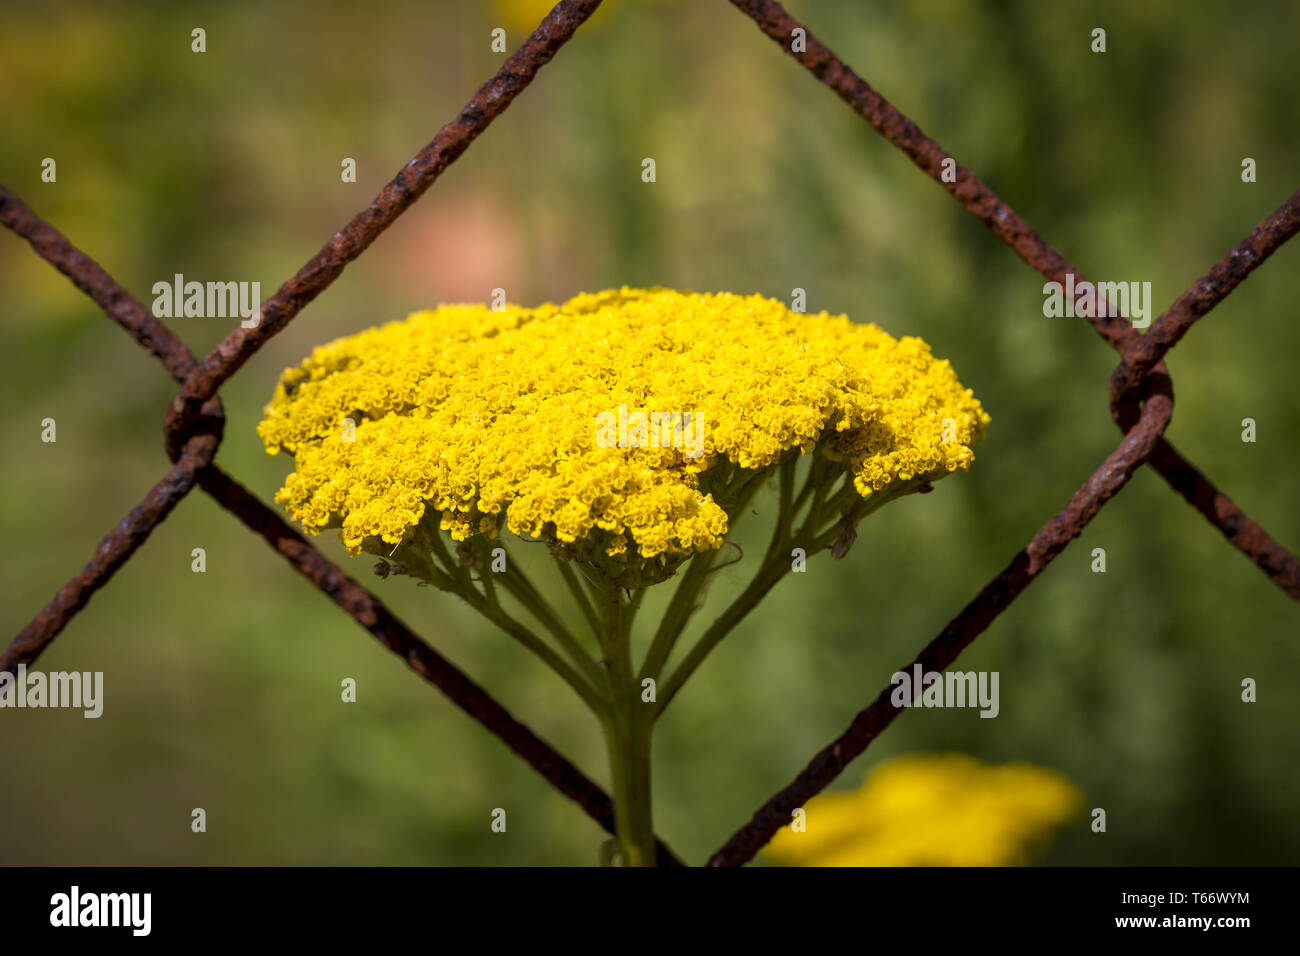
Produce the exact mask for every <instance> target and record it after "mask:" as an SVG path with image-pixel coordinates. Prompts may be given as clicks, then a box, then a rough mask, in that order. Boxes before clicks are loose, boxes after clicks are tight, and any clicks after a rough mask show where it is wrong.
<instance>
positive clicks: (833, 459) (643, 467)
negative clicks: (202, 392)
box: [258, 288, 989, 562]
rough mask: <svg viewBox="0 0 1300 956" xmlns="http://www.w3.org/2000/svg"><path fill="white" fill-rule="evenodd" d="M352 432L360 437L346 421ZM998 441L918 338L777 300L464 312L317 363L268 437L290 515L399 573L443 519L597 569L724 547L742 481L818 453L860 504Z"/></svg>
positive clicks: (302, 375)
mask: <svg viewBox="0 0 1300 956" xmlns="http://www.w3.org/2000/svg"><path fill="white" fill-rule="evenodd" d="M349 420H350V421H349ZM988 421H989V418H988V416H987V415H986V414H985V413H984V410H983V409H982V408H981V407H980V403H979V402H978V401H977V400H976V399H975V397H974V396H973V394H972V393H971V391H970V390H969V389H966V388H964V387H962V385H961V383H960V382H959V381H958V380H957V377H956V375H955V373H954V372H953V370H952V367H951V366H950V365H949V363H948V362H946V361H940V360H938V359H935V358H934V357H933V356H932V355H931V353H930V347H929V346H928V345H926V343H925V342H923V341H921V340H920V339H917V338H912V337H904V338H902V339H895V338H893V337H891V336H890V335H888V334H886V333H885V332H883V331H881V330H880V329H879V328H877V327H876V326H874V325H858V324H854V323H852V322H850V321H849V319H848V318H847V317H845V316H832V315H828V314H826V313H821V314H817V315H807V314H802V313H796V312H792V311H790V310H789V309H788V308H786V306H785V305H784V304H782V303H781V302H778V301H774V300H772V299H767V298H764V297H762V296H758V295H749V296H741V295H732V294H729V293H719V294H695V293H687V292H675V291H672V290H668V289H648V290H641V289H628V288H624V289H621V290H610V291H606V292H600V293H595V294H589V295H579V296H576V297H574V298H573V299H570V300H569V301H568V302H565V303H564V304H563V305H558V306H557V305H553V304H550V303H548V304H545V305H542V306H539V307H537V308H533V309H528V308H521V307H518V306H514V305H510V306H506V307H505V308H504V309H503V310H501V311H493V310H492V309H490V308H488V307H486V306H482V305H446V306H441V307H439V308H437V309H434V310H431V311H423V312H417V313H415V314H413V315H411V316H409V317H408V318H406V319H405V320H402V321H399V322H392V323H389V324H387V325H384V326H382V327H380V328H376V329H370V330H367V331H365V332H361V333H359V334H356V335H352V336H349V337H347V338H342V339H339V340H337V341H335V342H331V343H329V344H327V345H323V346H321V347H319V348H317V349H316V350H315V351H314V352H313V353H312V355H311V357H310V358H308V359H307V361H306V362H304V363H303V364H302V366H300V367H298V368H294V369H289V370H288V371H286V372H285V373H284V375H283V376H282V377H281V381H280V384H279V386H278V387H277V389H276V393H275V396H274V398H273V399H272V401H271V403H270V404H269V405H268V406H267V408H266V417H265V420H264V421H263V422H262V423H261V425H260V426H259V428H258V433H259V435H260V436H261V437H262V439H263V441H264V442H265V444H266V448H267V451H268V452H270V453H272V454H274V453H276V452H278V451H281V450H284V451H287V452H290V453H292V454H293V456H294V461H295V471H294V473H293V474H291V475H289V477H288V478H287V480H286V482H285V485H284V488H283V489H281V490H280V492H279V493H278V494H277V496H276V500H277V501H279V502H281V503H282V504H283V505H285V506H286V507H287V509H288V511H289V512H290V513H291V514H292V515H293V517H294V518H295V519H297V520H299V521H301V522H302V525H303V527H304V528H305V529H306V530H307V531H310V532H313V533H319V532H320V531H321V530H323V529H326V528H331V527H340V528H341V529H342V535H343V541H344V543H345V544H346V546H347V547H348V548H349V549H350V550H352V551H353V552H354V553H355V552H359V551H361V550H368V551H373V552H376V553H379V552H381V551H382V552H383V553H387V552H388V551H390V550H392V549H393V548H394V547H396V546H397V545H399V544H400V543H402V542H403V540H404V539H405V540H407V541H409V540H410V537H409V536H410V535H411V534H412V533H413V532H414V529H416V528H417V526H419V525H420V523H421V521H423V520H428V519H427V518H426V515H427V514H429V513H431V512H436V513H437V515H436V517H437V520H438V526H440V527H441V528H442V529H443V530H446V531H449V532H450V534H451V536H452V537H453V538H454V539H456V540H458V541H464V540H466V539H467V538H470V537H472V536H475V535H479V534H481V535H484V536H486V537H489V538H490V537H493V536H495V535H496V534H497V532H498V531H499V529H500V528H501V527H502V525H503V524H504V525H505V526H506V527H508V528H509V529H510V530H511V531H513V532H514V533H516V534H518V535H523V536H529V537H533V538H545V539H546V540H548V541H550V542H552V543H553V544H555V545H556V546H559V547H567V548H570V549H571V550H572V551H573V552H576V553H578V554H581V555H583V556H587V557H591V558H593V559H595V560H602V561H608V560H609V559H610V558H612V559H614V560H616V561H623V562H626V561H628V560H630V559H632V558H635V557H639V558H640V559H652V558H656V557H657V556H659V557H662V558H670V557H676V558H681V557H684V556H687V555H690V554H694V553H696V552H699V551H704V550H708V549H713V548H717V547H719V546H720V545H721V544H722V542H723V539H724V536H725V535H726V533H727V530H728V527H729V524H730V523H731V521H732V518H733V517H734V515H729V513H728V507H729V506H730V507H732V508H733V510H734V507H735V505H736V502H737V500H738V497H737V495H736V494H735V492H736V489H737V488H738V487H739V485H740V483H741V482H745V483H747V484H748V485H750V486H752V485H753V482H752V481H751V480H750V479H753V478H755V477H758V476H759V475H760V474H761V473H763V472H766V471H771V470H774V469H775V468H776V467H777V466H778V465H779V464H780V463H781V462H782V461H783V460H786V459H789V458H791V457H797V456H799V455H809V454H814V455H816V456H817V458H818V460H819V461H821V462H822V463H823V467H824V468H825V469H826V470H827V474H828V475H832V474H833V475H834V476H836V477H838V475H839V474H842V473H844V472H847V473H848V474H849V475H850V479H851V482H852V487H853V488H854V489H855V491H856V495H857V496H859V500H861V499H870V498H871V496H874V495H879V494H881V493H882V492H886V491H896V490H898V489H899V487H901V486H903V485H906V486H908V487H909V488H913V489H914V488H915V487H918V486H920V485H922V484H924V483H926V482H929V481H933V480H935V479H937V478H941V477H943V476H945V475H947V474H949V473H951V472H953V471H956V470H958V469H965V468H967V467H969V465H970V462H971V460H972V458H973V453H972V451H971V446H972V445H973V444H974V443H975V442H977V441H979V440H981V439H982V438H983V435H984V428H985V426H986V425H987V423H988Z"/></svg>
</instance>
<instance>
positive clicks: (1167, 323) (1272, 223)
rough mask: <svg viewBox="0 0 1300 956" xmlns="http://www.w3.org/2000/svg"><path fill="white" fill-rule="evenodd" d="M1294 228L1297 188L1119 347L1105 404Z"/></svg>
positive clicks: (1299, 220) (1299, 209) (1297, 228)
mask: <svg viewBox="0 0 1300 956" xmlns="http://www.w3.org/2000/svg"><path fill="white" fill-rule="evenodd" d="M1297 232H1300V190H1297V191H1296V192H1295V193H1293V194H1292V195H1291V198H1290V199H1288V200H1287V201H1286V202H1285V203H1283V204H1282V206H1281V208H1279V209H1278V210H1277V211H1276V212H1274V213H1273V214H1272V215H1271V216H1267V217H1265V219H1264V220H1263V222H1261V223H1260V224H1259V225H1258V226H1256V227H1255V228H1254V230H1253V231H1252V232H1251V234H1250V235H1249V236H1247V237H1246V238H1245V239H1243V240H1241V242H1239V243H1237V244H1236V245H1235V246H1233V247H1232V249H1231V250H1230V251H1229V252H1228V254H1227V255H1226V256H1224V257H1223V258H1222V259H1220V260H1219V261H1218V262H1216V263H1215V264H1214V265H1213V266H1211V267H1210V269H1209V271H1208V272H1206V273H1205V275H1203V276H1201V278H1199V279H1198V280H1196V283H1195V284H1194V285H1193V286H1192V287H1191V288H1190V289H1188V290H1187V291H1186V292H1184V293H1183V294H1182V295H1181V296H1179V297H1178V301H1176V302H1175V303H1174V304H1173V305H1171V306H1170V307H1169V308H1168V309H1167V310H1166V311H1165V312H1164V313H1162V314H1161V315H1160V316H1159V317H1157V318H1156V320H1155V322H1153V323H1152V324H1151V328H1149V329H1148V330H1147V332H1146V334H1145V335H1140V336H1138V337H1137V338H1136V339H1134V340H1133V341H1132V342H1131V343H1129V345H1128V346H1127V347H1126V348H1125V349H1124V352H1123V354H1122V355H1121V357H1120V362H1119V366H1118V367H1117V368H1116V369H1115V372H1114V374H1113V375H1111V378H1110V395H1111V402H1112V403H1114V402H1117V401H1119V399H1120V397H1121V396H1122V395H1124V394H1125V393H1127V392H1130V391H1132V390H1133V389H1134V388H1136V387H1137V385H1138V383H1139V382H1141V381H1142V379H1144V378H1145V377H1146V375H1147V373H1148V372H1150V371H1151V369H1153V368H1155V366H1156V363H1157V362H1159V361H1160V359H1162V358H1163V357H1164V355H1165V353H1166V352H1168V351H1169V350H1170V349H1171V348H1173V346H1174V345H1175V344H1176V343H1177V342H1178V340H1179V339H1181V338H1182V337H1183V336H1184V335H1186V334H1187V330H1188V329H1190V328H1191V327H1192V325H1193V324H1194V323H1195V322H1196V320H1197V319H1199V318H1201V317H1202V316H1204V315H1205V314H1206V313H1207V312H1209V311H1210V310H1211V309H1213V308H1214V307H1215V306H1216V305H1218V304H1219V303H1220V302H1222V301H1223V300H1224V299H1225V298H1227V296H1228V293H1230V292H1231V291H1232V290H1233V289H1235V288H1236V287H1237V286H1239V285H1241V283H1243V282H1245V281H1246V277H1247V276H1249V275H1250V274H1251V273H1252V272H1254V271H1255V270H1256V269H1258V268H1259V267H1260V266H1261V265H1263V264H1264V261H1265V260H1266V259H1268V257H1269V256H1271V255H1272V254H1273V253H1275V252H1277V250H1278V249H1280V248H1281V247H1282V244H1283V243H1285V242H1286V241H1287V240H1288V239H1290V238H1291V237H1292V236H1294V235H1295V234H1296V233H1297Z"/></svg>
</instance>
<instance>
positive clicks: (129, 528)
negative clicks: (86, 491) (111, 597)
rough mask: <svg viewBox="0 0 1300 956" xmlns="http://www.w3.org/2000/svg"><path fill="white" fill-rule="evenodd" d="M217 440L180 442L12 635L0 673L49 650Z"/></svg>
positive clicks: (187, 485)
mask: <svg viewBox="0 0 1300 956" xmlns="http://www.w3.org/2000/svg"><path fill="white" fill-rule="evenodd" d="M217 442H218V439H217V437H216V436H215V435H196V436H195V437H194V438H191V439H190V440H189V442H187V443H186V445H185V450H184V452H183V453H182V454H181V456H180V460H179V461H177V462H176V464H175V466H174V467H173V468H172V470H171V471H169V472H167V474H166V475H164V476H163V478H162V480H161V481H159V482H158V484H156V485H154V486H153V488H152V489H151V490H150V491H149V494H147V495H146V496H145V498H144V501H142V502H140V504H138V505H136V506H135V507H134V508H132V509H131V513H130V514H128V515H127V516H126V517H125V518H123V519H122V520H121V521H120V522H119V523H118V525H117V527H116V528H114V529H113V530H112V531H111V532H109V534H108V537H106V538H105V539H104V540H103V541H101V542H100V543H99V547H98V548H97V549H95V555H94V557H92V558H91V559H90V561H89V562H87V564H86V566H85V567H84V568H82V569H81V573H80V574H78V575H77V576H76V577H74V578H73V579H72V580H70V581H69V582H68V583H67V584H65V585H63V587H61V588H60V589H59V593H58V594H56V595H55V596H54V600H52V601H51V602H50V603H49V604H47V605H45V607H44V608H42V609H41V611H40V612H39V613H38V614H37V615H36V617H34V618H32V620H31V622H30V623H28V625H27V626H26V627H24V628H23V629H22V630H21V631H19V632H18V636H17V637H15V638H14V639H13V641H12V642H11V643H10V644H9V646H8V647H7V648H5V650H4V653H3V654H0V670H4V671H9V672H10V673H14V672H15V671H16V668H17V667H18V665H19V664H29V665H30V664H31V663H32V662H34V661H35V660H36V658H37V657H39V656H40V654H41V652H42V651H44V650H45V648H47V647H49V646H50V642H51V641H53V640H54V638H56V637H57V636H58V635H59V632H60V631H62V630H63V628H64V627H66V626H67V623H68V622H69V621H70V620H72V618H73V617H74V616H75V615H76V614H77V612H78V611H80V610H81V609H82V608H83V607H85V606H86V603H87V602H88V601H89V600H90V598H91V596H92V595H93V594H94V593H95V592H96V591H98V590H99V589H100V588H101V587H103V586H104V585H105V584H107V583H108V581H109V579H110V578H112V577H113V575H114V573H116V571H117V569H118V568H120V567H121V566H122V565H123V564H125V563H126V561H127V559H128V558H129V557H131V555H133V554H135V552H136V549H138V548H139V547H140V545H142V544H144V542H145V540H146V539H147V538H148V537H149V535H150V534H151V533H152V532H153V529H154V528H155V527H157V526H158V523H159V522H161V521H162V520H163V519H164V518H166V517H167V516H168V515H169V514H171V511H172V509H173V508H175V507H176V505H177V503H179V502H180V500H181V499H182V498H184V497H185V496H186V495H187V494H189V491H190V489H191V488H193V487H194V482H195V480H196V478H197V473H198V470H199V469H200V468H202V467H203V466H204V465H206V464H207V463H208V462H209V461H211V460H212V455H213V453H214V452H216V450H217Z"/></svg>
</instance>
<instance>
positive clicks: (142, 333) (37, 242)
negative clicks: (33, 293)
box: [0, 186, 195, 381]
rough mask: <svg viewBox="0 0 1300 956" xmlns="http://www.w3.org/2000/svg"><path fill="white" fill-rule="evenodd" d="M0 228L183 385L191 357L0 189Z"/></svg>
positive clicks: (100, 273)
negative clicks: (13, 234) (57, 273)
mask: <svg viewBox="0 0 1300 956" xmlns="http://www.w3.org/2000/svg"><path fill="white" fill-rule="evenodd" d="M0 223H4V225H5V226H7V227H8V228H9V229H11V230H13V231H14V232H16V233H17V234H18V235H20V236H22V237H23V238H24V239H26V240H27V241H28V242H29V243H31V246H32V248H33V249H34V250H36V254H37V255H38V256H40V257H41V258H42V259H44V260H45V261H46V262H48V263H50V265H52V266H54V268H56V269H58V270H59V271H60V272H62V273H63V274H64V275H65V276H67V277H68V278H69V279H71V280H72V284H73V285H75V286H76V287H77V288H78V289H80V290H81V291H82V292H84V293H86V295H88V296H90V297H91V298H92V299H93V300H94V301H95V304H96V305H98V306H99V307H100V308H101V309H103V310H104V312H105V313H106V314H107V315H108V317H109V318H110V319H112V320H113V321H114V322H116V323H117V324H118V325H120V326H122V327H123V328H124V329H126V330H127V331H128V332H130V333H131V336H132V338H134V339H135V340H136V341H137V342H139V343H140V344H141V345H143V346H144V347H145V348H146V349H148V350H149V351H150V352H151V353H153V354H154V355H156V356H157V357H158V358H160V359H161V360H162V363H163V365H164V366H165V367H166V368H167V371H168V372H170V373H171V375H172V378H174V379H176V380H177V381H184V380H185V376H186V375H188V374H189V373H190V370H191V369H192V368H193V367H194V364H195V363H194V356H192V355H191V354H190V350H189V349H188V348H186V347H185V343H184V342H182V341H181V340H180V339H179V338H177V337H176V335H175V333H173V332H172V330H171V329H169V328H167V326H165V325H163V324H162V323H161V322H159V321H158V320H157V319H156V318H154V316H153V313H151V312H150V311H149V310H148V309H146V308H145V307H144V306H143V305H141V304H140V302H139V300H137V299H136V298H135V297H134V296H132V295H131V294H130V293H129V292H127V291H126V290H125V289H123V288H122V287H121V286H120V285H118V284H117V283H116V282H114V281H113V278H112V277H111V276H110V275H109V274H108V273H107V272H105V271H104V270H103V269H102V268H100V265H99V263H97V262H96V261H95V260H94V259H92V258H90V256H88V255H86V254H85V253H84V252H81V251H80V250H79V249H77V248H75V247H74V246H73V245H72V244H71V243H70V242H68V240H67V239H65V238H64V237H63V234H62V233H60V232H59V231H58V230H57V229H55V228H54V227H53V226H51V225H49V224H48V223H46V222H45V221H43V220H42V219H41V218H40V217H39V216H37V215H36V214H35V213H34V212H32V211H31V210H30V209H28V208H27V206H26V204H25V203H23V202H22V200H20V199H19V198H18V197H17V196H15V195H13V194H12V193H11V192H9V190H7V189H5V188H4V187H3V186H0Z"/></svg>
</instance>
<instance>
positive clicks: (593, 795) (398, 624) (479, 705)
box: [199, 465, 682, 866]
mask: <svg viewBox="0 0 1300 956" xmlns="http://www.w3.org/2000/svg"><path fill="white" fill-rule="evenodd" d="M199 481H200V483H201V484H202V487H203V490H204V491H206V492H207V493H208V494H210V495H211V496H212V497H213V498H215V499H216V501H217V502H218V503H219V504H220V505H221V506H222V507H223V508H225V509H226V510H227V511H229V512H230V513H231V514H233V515H235V516H236V517H238V518H239V520H240V521H242V522H243V523H244V524H245V525H246V526H247V527H248V528H250V529H251V530H253V531H255V532H257V533H258V534H259V535H261V536H262V537H263V538H264V539H265V540H266V543H267V544H269V545H270V546H271V548H272V549H273V550H274V551H276V553H278V554H279V555H280V556H281V557H283V558H284V559H285V560H286V561H288V562H289V563H290V564H291V565H292V566H293V567H294V570H296V571H298V572H299V573H300V574H302V575H303V576H304V577H305V578H307V580H309V581H311V583H312V584H314V585H315V586H316V587H317V589H319V590H320V591H322V592H323V593H325V594H326V595H327V596H328V597H329V599H330V600H331V601H333V602H334V603H335V604H337V605H338V606H339V607H341V608H342V609H343V610H344V611H346V612H347V613H348V614H349V615H350V616H351V617H352V618H354V619H355V620H356V622H357V623H358V624H360V625H361V626H362V627H364V628H365V629H366V630H367V631H369V632H370V633H371V634H372V635H373V636H374V637H375V638H376V639H377V640H378V641H379V643H380V644H382V645H383V646H384V647H386V648H388V650H390V651H392V652H393V653H394V654H396V655H397V656H398V657H400V658H402V659H403V660H404V661H406V663H407V664H408V665H409V666H410V667H411V669H412V670H413V671H415V672H416V673H417V674H419V675H420V676H421V677H423V678H424V679H425V680H427V681H428V682H429V683H431V684H433V685H434V686H435V687H437V688H438V689H439V690H440V691H442V692H443V693H444V694H446V695H447V697H448V698H450V699H451V701H452V702H453V703H455V704H456V706H458V707H459V708H460V709H461V710H463V711H465V713H467V714H469V715H470V716H471V717H473V718H474V719H475V720H477V721H478V722H479V723H480V724H482V725H483V726H484V727H486V728H487V729H488V730H489V731H490V732H491V733H492V734H493V735H495V736H496V737H497V738H499V739H500V740H501V741H502V742H503V743H504V744H505V745H506V746H507V747H509V748H510V749H511V750H513V751H514V752H515V753H516V754H518V755H519V756H520V757H522V758H523V759H524V760H525V761H527V763H528V764H529V766H531V767H532V768H533V769H534V770H536V771H537V772H538V773H540V774H541V775H542V776H543V777H544V778H546V780H547V782H549V783H550V784H551V785H552V786H553V787H555V789H557V790H559V791H560V792H561V793H563V794H564V795H565V796H566V797H568V798H569V799H571V800H573V801H574V802H575V803H577V804H578V805H579V806H580V807H582V808H583V810H585V811H586V812H587V815H588V816H590V817H591V818H592V819H593V820H595V821H596V822H597V823H599V824H600V825H601V826H602V827H604V828H605V830H607V831H608V832H609V833H614V804H613V802H612V801H611V800H610V798H609V795H608V794H606V793H605V791H603V790H602V789H601V788H600V787H598V786H596V784H594V783H593V782H592V781H591V780H590V779H589V778H588V777H587V776H586V775H585V774H583V772H582V771H581V770H579V769H578V768H577V767H575V766H574V765H573V764H572V763H570V762H569V761H568V760H567V759H565V758H564V757H563V756H561V755H560V754H559V753H557V752H556V751H555V750H554V749H552V747H551V746H550V745H549V744H547V743H546V742H545V741H544V740H542V739H541V738H540V737H538V736H537V735H536V734H535V733H533V732H532V730H530V729H529V728H528V727H527V726H525V725H524V724H522V723H520V722H519V721H518V720H516V719H515V718H514V717H513V716H511V714H510V712H509V711H507V710H506V709H505V708H504V707H502V706H501V705H500V704H498V703H497V702H496V701H495V700H494V699H493V698H492V697H491V696H490V695H489V694H488V693H487V691H485V690H483V688H481V687H480V686H479V685H478V684H476V683H474V681H472V680H470V679H469V677H467V676H466V675H465V674H464V673H463V672H462V671H461V670H459V669H458V668H457V667H456V666H455V665H454V664H452V663H451V662H450V661H448V660H447V659H446V658H445V657H443V656H442V655H441V654H439V653H438V652H437V651H435V650H434V649H433V648H432V647H430V646H429V645H428V644H426V643H425V642H424V641H423V640H421V639H420V638H419V637H418V636H416V634H415V633H414V632H412V631H411V629H410V628H408V627H407V626H406V625H405V624H404V623H402V621H401V620H400V619H399V618H398V617H397V615H395V614H394V613H393V612H392V611H390V610H389V609H388V608H387V607H386V606H385V605H384V604H383V602H381V601H380V600H379V599H378V598H377V597H375V596H374V595H373V594H371V593H370V592H369V591H367V590H366V589H365V588H363V587H362V586H361V585H360V584H358V583H357V582H356V581H355V580H353V579H352V577H351V576H349V575H348V574H347V573H346V572H344V571H343V569H342V568H340V567H339V566H338V565H336V564H334V563H333V562H332V561H330V560H329V559H328V558H326V557H325V555H323V554H321V553H320V551H318V550H317V549H316V548H314V547H312V545H311V544H309V543H308V542H307V539H306V538H304V537H303V536H302V535H300V534H299V533H298V532H297V531H295V530H293V528H291V527H289V526H288V525H287V524H285V522H284V521H283V520H282V519H281V518H280V516H279V515H277V514H276V513H275V512H274V511H272V510H271V509H270V508H268V507H267V506H266V505H264V504H262V502H261V501H260V500H258V498H257V497H256V496H255V495H253V494H252V493H250V492H249V491H248V490H247V489H245V488H244V487H243V486H241V485H240V484H239V483H238V482H237V481H235V480H234V479H233V478H231V477H230V476H229V475H227V474H226V473H225V472H224V471H222V470H221V469H220V468H218V467H217V466H215V465H213V466H212V467H210V468H207V469H205V470H204V471H203V472H202V473H201V474H200V476H199ZM659 857H660V859H661V861H662V862H663V863H664V864H665V865H669V866H681V865H682V863H681V861H680V860H679V859H678V858H677V856H676V855H675V854H674V853H673V852H672V851H671V850H670V849H669V848H668V847H667V846H665V845H664V843H663V841H659Z"/></svg>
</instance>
